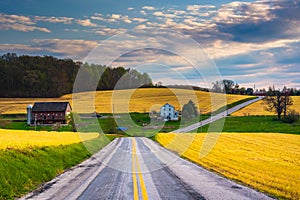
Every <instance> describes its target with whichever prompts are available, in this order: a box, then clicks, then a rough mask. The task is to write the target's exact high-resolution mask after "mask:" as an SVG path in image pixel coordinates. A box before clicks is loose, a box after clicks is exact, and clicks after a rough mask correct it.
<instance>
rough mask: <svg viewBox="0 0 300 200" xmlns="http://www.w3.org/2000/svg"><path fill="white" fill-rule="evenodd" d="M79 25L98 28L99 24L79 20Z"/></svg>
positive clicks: (88, 20)
mask: <svg viewBox="0 0 300 200" xmlns="http://www.w3.org/2000/svg"><path fill="white" fill-rule="evenodd" d="M76 22H77V24H79V25H81V26H89V27H95V26H97V24H95V23H92V22H91V20H90V19H83V20H81V19H78V20H77V21H76Z"/></svg>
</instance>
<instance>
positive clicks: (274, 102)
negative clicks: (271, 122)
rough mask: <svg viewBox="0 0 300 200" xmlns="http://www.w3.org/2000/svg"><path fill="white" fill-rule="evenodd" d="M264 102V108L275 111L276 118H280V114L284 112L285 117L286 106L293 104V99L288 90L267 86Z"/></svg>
mask: <svg viewBox="0 0 300 200" xmlns="http://www.w3.org/2000/svg"><path fill="white" fill-rule="evenodd" d="M264 103H265V105H266V107H265V110H267V111H270V112H275V113H276V114H277V118H278V120H281V114H282V113H284V116H285V117H286V114H287V110H288V107H290V106H291V105H293V100H292V98H291V97H290V94H289V93H288V92H284V91H283V92H280V91H275V90H272V88H269V91H268V92H267V94H266V97H265V99H264Z"/></svg>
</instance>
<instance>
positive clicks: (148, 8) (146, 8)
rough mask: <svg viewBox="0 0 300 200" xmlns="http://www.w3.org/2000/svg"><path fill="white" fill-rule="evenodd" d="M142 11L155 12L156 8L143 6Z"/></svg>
mask: <svg viewBox="0 0 300 200" xmlns="http://www.w3.org/2000/svg"><path fill="white" fill-rule="evenodd" d="M142 9H143V10H155V8H154V7H153V6H143V7H142Z"/></svg>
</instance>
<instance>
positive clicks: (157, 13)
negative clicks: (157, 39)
mask: <svg viewBox="0 0 300 200" xmlns="http://www.w3.org/2000/svg"><path fill="white" fill-rule="evenodd" d="M153 15H154V16H157V17H163V16H164V13H163V12H161V11H157V12H154V13H153Z"/></svg>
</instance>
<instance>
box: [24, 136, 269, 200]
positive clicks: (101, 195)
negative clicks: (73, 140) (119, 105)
mask: <svg viewBox="0 0 300 200" xmlns="http://www.w3.org/2000/svg"><path fill="white" fill-rule="evenodd" d="M22 199H55V200H60V199H134V200H136V199H151V200H152V199H153V200H158V199H172V200H173V199H174V200H176V199H214V200H215V199H216V200H217V199H239V200H241V199H271V198H270V197H268V196H266V195H265V194H262V193H259V192H257V191H255V190H253V189H250V188H247V187H244V186H241V185H239V184H236V183H234V182H232V181H229V180H227V179H225V178H222V177H220V176H218V175H216V174H214V173H212V172H208V171H207V170H205V169H203V168H202V167H199V166H197V165H195V164H193V163H191V162H188V161H186V160H183V159H181V158H180V157H178V156H177V155H175V154H174V153H172V152H170V151H168V150H166V149H165V148H162V147H161V146H160V145H158V144H157V143H155V142H153V141H152V140H150V139H147V138H119V139H115V140H114V141H113V142H111V143H110V144H109V145H107V146H106V147H105V148H103V149H102V150H101V151H99V152H98V153H97V154H95V155H94V156H92V157H91V158H90V159H88V160H86V161H84V162H83V163H81V164H80V165H78V166H76V167H74V168H72V169H71V170H69V171H66V172H65V173H63V174H61V175H60V176H58V177H57V178H55V179H53V180H52V181H50V182H48V183H47V184H45V185H44V186H43V187H41V188H39V189H38V190H36V191H34V192H32V193H30V194H28V195H26V196H25V197H23V198H22Z"/></svg>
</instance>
